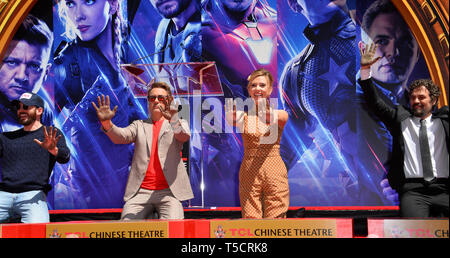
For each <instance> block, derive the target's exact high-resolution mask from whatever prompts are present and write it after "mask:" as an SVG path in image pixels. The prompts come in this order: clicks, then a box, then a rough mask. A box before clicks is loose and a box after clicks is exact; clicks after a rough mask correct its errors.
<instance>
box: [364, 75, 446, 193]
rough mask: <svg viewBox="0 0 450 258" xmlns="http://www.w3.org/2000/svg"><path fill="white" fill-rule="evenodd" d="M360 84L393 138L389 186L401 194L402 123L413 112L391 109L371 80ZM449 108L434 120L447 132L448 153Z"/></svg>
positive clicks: (439, 111)
mask: <svg viewBox="0 0 450 258" xmlns="http://www.w3.org/2000/svg"><path fill="white" fill-rule="evenodd" d="M359 83H360V85H361V88H362V90H363V92H364V97H365V99H366V102H367V104H368V106H369V108H370V110H371V111H372V112H374V113H375V115H376V116H378V118H379V119H380V120H381V121H382V122H383V123H384V124H385V125H386V128H387V129H388V130H389V132H390V133H391V136H392V154H391V157H390V159H389V171H388V175H387V178H388V180H389V184H390V185H391V187H392V188H393V189H395V190H396V191H397V192H399V193H401V189H402V186H403V184H404V183H405V172H404V171H403V164H404V156H405V155H404V154H405V142H404V139H403V135H402V127H401V122H402V121H403V120H405V119H407V118H408V117H411V116H413V114H412V112H411V111H410V110H409V109H408V108H406V107H403V106H401V105H397V106H395V107H393V108H392V107H390V106H389V105H388V104H386V103H385V102H384V101H383V99H382V98H381V97H379V95H378V91H377V89H376V88H375V85H374V84H373V83H372V80H371V79H368V80H361V79H359ZM448 114H449V108H448V106H444V107H442V108H440V109H438V110H436V111H435V112H433V115H432V118H433V119H440V120H441V122H442V125H443V126H444V131H445V142H446V145H447V151H448V150H449V142H448V134H449V128H448Z"/></svg>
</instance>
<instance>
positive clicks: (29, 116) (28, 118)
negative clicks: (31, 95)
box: [18, 111, 36, 126]
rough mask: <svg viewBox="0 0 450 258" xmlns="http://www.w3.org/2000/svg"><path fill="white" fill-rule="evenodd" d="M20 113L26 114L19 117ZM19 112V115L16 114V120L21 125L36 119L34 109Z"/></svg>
mask: <svg viewBox="0 0 450 258" xmlns="http://www.w3.org/2000/svg"><path fill="white" fill-rule="evenodd" d="M21 114H26V115H27V116H26V117H24V118H22V117H20V115H21ZM21 114H19V116H18V122H19V124H21V125H24V126H27V125H30V124H32V123H33V122H35V121H36V111H35V112H31V113H21Z"/></svg>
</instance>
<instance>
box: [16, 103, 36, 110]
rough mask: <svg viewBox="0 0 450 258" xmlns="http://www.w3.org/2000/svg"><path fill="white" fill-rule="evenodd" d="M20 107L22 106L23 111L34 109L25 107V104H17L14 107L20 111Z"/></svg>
mask: <svg viewBox="0 0 450 258" xmlns="http://www.w3.org/2000/svg"><path fill="white" fill-rule="evenodd" d="M20 106H22V109H23V110H28V108H29V107H32V106H28V105H25V104H23V103H16V104H15V105H14V106H13V108H14V109H15V110H19V109H20Z"/></svg>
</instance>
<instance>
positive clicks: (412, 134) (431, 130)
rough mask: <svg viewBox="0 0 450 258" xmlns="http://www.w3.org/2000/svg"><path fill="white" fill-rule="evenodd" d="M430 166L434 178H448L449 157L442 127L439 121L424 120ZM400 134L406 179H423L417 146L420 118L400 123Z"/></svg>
mask: <svg viewBox="0 0 450 258" xmlns="http://www.w3.org/2000/svg"><path fill="white" fill-rule="evenodd" d="M425 121H426V122H425V124H426V126H427V136H428V144H429V145H430V154H431V164H432V166H433V174H434V177H437V178H448V169H449V164H448V162H449V156H448V150H447V145H446V142H445V132H444V126H443V125H442V122H441V121H440V119H431V116H429V117H427V118H426V119H425ZM401 126H402V134H403V139H404V141H405V156H404V158H405V161H404V165H403V168H404V172H405V177H406V178H423V169H422V159H421V156H420V155H421V154H420V145H419V129H420V118H419V117H410V118H407V119H405V120H404V121H402V124H401Z"/></svg>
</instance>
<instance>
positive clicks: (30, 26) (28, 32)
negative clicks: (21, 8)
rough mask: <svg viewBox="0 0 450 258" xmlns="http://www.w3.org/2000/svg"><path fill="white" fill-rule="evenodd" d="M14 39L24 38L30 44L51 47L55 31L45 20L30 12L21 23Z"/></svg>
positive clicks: (20, 39)
mask: <svg viewBox="0 0 450 258" xmlns="http://www.w3.org/2000/svg"><path fill="white" fill-rule="evenodd" d="M13 40H17V41H22V40H23V41H26V42H27V43H29V44H30V45H40V46H44V47H46V48H47V49H50V48H51V47H52V44H53V32H52V31H51V30H50V28H49V27H48V26H47V24H46V23H45V22H44V21H42V20H40V19H38V18H36V17H35V16H33V15H31V14H29V15H28V16H27V17H25V19H24V20H23V22H22V23H21V24H20V26H19V29H18V30H17V32H16V34H14V37H13Z"/></svg>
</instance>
